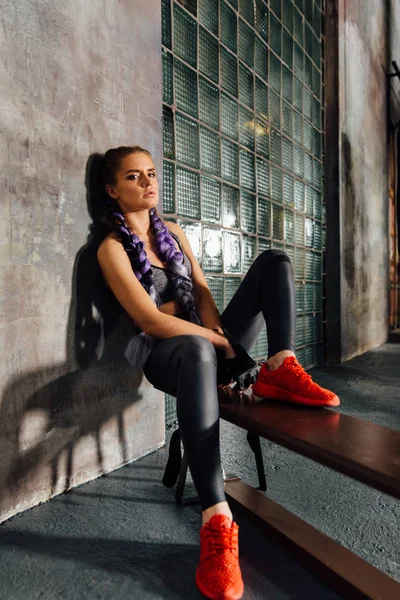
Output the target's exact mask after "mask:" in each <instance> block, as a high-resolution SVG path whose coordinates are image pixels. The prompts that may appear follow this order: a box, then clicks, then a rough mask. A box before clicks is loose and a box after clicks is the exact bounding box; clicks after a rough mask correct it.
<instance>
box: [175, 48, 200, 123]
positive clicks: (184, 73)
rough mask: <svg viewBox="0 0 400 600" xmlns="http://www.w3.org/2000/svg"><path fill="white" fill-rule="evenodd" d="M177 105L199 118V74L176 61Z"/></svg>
mask: <svg viewBox="0 0 400 600" xmlns="http://www.w3.org/2000/svg"><path fill="white" fill-rule="evenodd" d="M174 71H175V100H176V105H177V107H178V108H180V109H181V110H183V111H185V112H186V113H188V114H189V115H191V116H192V117H195V118H197V117H198V108H197V104H198V102H197V74H196V71H193V70H192V69H190V68H189V67H187V66H186V65H184V64H183V63H181V62H180V61H179V60H176V59H175V60H174Z"/></svg>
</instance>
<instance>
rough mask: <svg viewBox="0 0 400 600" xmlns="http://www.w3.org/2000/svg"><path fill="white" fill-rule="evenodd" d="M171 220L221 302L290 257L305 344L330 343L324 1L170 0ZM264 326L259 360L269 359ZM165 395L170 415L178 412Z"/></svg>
mask: <svg viewBox="0 0 400 600" xmlns="http://www.w3.org/2000/svg"><path fill="white" fill-rule="evenodd" d="M162 5H163V13H162V14H163V23H162V31H163V40H162V42H163V48H162V53H163V85H164V90H163V91H164V95H163V99H164V113H163V114H164V159H165V161H164V202H163V210H164V217H165V218H166V219H167V220H168V219H170V220H176V221H177V222H178V223H179V224H180V226H181V227H182V228H183V229H184V230H185V232H186V234H187V236H188V238H189V240H190V242H191V244H192V246H193V249H194V252H195V254H196V256H197V258H198V260H199V262H200V264H201V266H202V268H203V270H204V272H205V274H206V277H207V280H208V283H209V285H210V288H211V291H212V293H213V295H214V298H215V301H216V303H217V305H218V308H219V309H220V310H221V311H222V310H223V309H224V307H225V306H226V304H227V303H228V302H229V300H230V299H231V297H232V296H233V294H234V292H235V290H236V289H237V287H238V285H239V284H240V281H241V278H242V277H243V275H244V274H245V273H246V271H247V269H248V268H249V266H250V265H251V263H252V261H253V260H254V258H255V257H256V256H258V255H259V254H260V253H261V252H263V251H264V250H266V249H268V248H271V247H274V248H280V249H284V250H285V251H286V252H287V253H288V255H289V256H290V258H291V259H292V261H293V265H294V270H295V278H296V292H297V311H298V320H297V328H296V347H297V355H298V358H299V361H300V362H301V363H302V364H303V365H304V366H305V367H311V366H312V365H313V364H315V363H316V362H317V361H318V360H319V357H320V355H321V342H322V251H323V248H324V237H325V236H324V223H323V214H324V211H323V198H322V190H323V181H322V178H323V141H324V137H323V136H324V132H323V106H322V102H323V83H322V82H323V76H322V73H323V58H322V55H323V53H322V48H323V37H322V29H323V28H322V24H323V0H293V1H291V0H269V2H268V1H263V0H254V1H253V0H236V1H235V0H229V1H226V0H180V1H177V0H163V1H162ZM267 352H268V344H267V336H266V334H265V332H263V333H262V335H261V337H260V340H259V342H258V344H257V345H256V347H255V348H254V352H253V357H254V358H256V359H259V360H262V359H263V358H265V356H266V355H267ZM173 407H174V404H173V399H171V398H168V399H167V423H168V422H170V421H171V419H173V416H171V415H172V414H175V413H174V408H173Z"/></svg>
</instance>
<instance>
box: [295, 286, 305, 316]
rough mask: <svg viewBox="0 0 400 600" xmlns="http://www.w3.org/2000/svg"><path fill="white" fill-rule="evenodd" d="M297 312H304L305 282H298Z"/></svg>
mask: <svg viewBox="0 0 400 600" xmlns="http://www.w3.org/2000/svg"><path fill="white" fill-rule="evenodd" d="M295 288H296V311H297V312H298V313H301V312H304V281H296V282H295Z"/></svg>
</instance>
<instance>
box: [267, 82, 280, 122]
mask: <svg viewBox="0 0 400 600" xmlns="http://www.w3.org/2000/svg"><path fill="white" fill-rule="evenodd" d="M269 115H270V121H271V125H273V126H274V127H276V128H277V129H280V128H281V97H280V96H279V95H278V94H276V93H275V92H274V91H273V90H272V89H270V90H269Z"/></svg>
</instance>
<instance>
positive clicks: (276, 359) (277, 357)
mask: <svg viewBox="0 0 400 600" xmlns="http://www.w3.org/2000/svg"><path fill="white" fill-rule="evenodd" d="M289 356H294V357H295V358H296V355H295V353H294V352H292V350H281V351H280V352H277V353H276V354H274V355H273V356H270V357H269V359H268V360H267V365H268V368H269V370H270V371H275V370H276V369H279V367H280V366H281V365H282V364H283V361H284V360H285V358H288V357H289Z"/></svg>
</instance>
